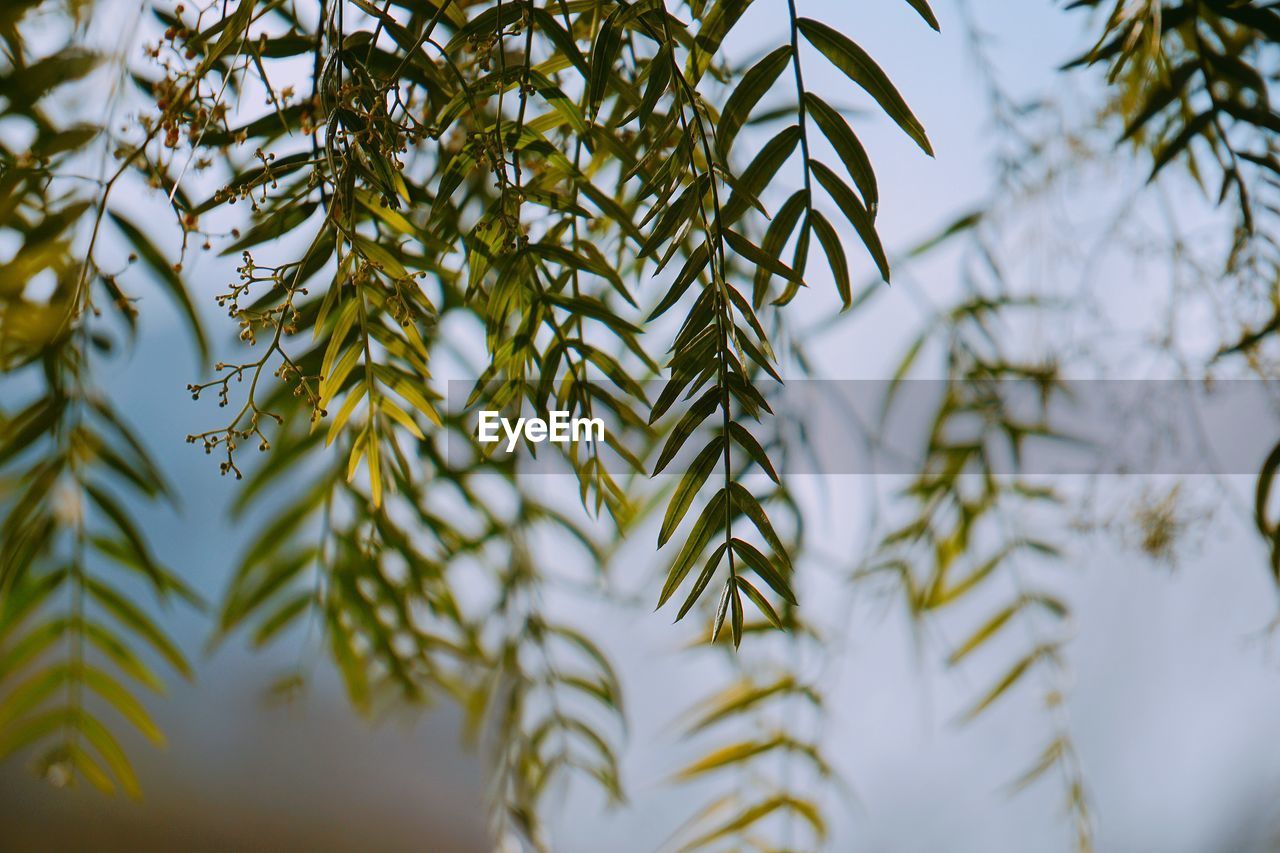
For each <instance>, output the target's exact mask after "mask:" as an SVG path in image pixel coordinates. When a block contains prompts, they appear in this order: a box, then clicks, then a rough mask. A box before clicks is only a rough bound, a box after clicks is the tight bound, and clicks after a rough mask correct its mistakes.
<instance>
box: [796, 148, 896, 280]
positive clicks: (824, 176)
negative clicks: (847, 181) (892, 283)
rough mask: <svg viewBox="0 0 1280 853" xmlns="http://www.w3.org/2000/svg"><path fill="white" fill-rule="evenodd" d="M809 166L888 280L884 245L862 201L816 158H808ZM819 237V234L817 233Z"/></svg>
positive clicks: (883, 276)
mask: <svg viewBox="0 0 1280 853" xmlns="http://www.w3.org/2000/svg"><path fill="white" fill-rule="evenodd" d="M809 168H810V169H812V170H813V175H814V177H815V178H817V179H818V183H820V184H822V188H823V189H825V190H826V191H827V193H828V194H829V195H830V196H831V199H832V201H834V202H835V203H836V206H837V207H839V208H840V210H841V212H842V213H844V215H845V217H846V218H847V219H848V220H849V222H850V224H852V225H853V228H854V230H855V231H857V232H858V237H859V238H861V240H862V245H864V246H866V247H867V251H868V252H870V253H871V258H872V260H874V261H875V262H876V268H877V269H879V270H880V277H881V278H882V279H884V280H885V281H886V282H888V281H889V259H888V257H886V256H885V253H884V246H883V245H881V243H880V235H879V234H877V233H876V226H875V223H874V222H872V221H871V217H870V216H869V215H868V214H867V211H866V209H865V208H864V207H863V206H862V202H860V201H858V197H857V196H855V195H854V194H853V191H852V190H851V189H849V188H848V187H847V186H845V185H844V182H843V181H841V180H840V178H838V177H837V176H836V173H835V172H833V171H831V170H830V169H828V168H827V167H826V166H824V165H823V164H821V163H819V162H818V161H817V160H810V161H809ZM819 239H821V235H819Z"/></svg>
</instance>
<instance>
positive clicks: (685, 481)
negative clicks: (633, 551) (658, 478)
mask: <svg viewBox="0 0 1280 853" xmlns="http://www.w3.org/2000/svg"><path fill="white" fill-rule="evenodd" d="M723 449H724V439H723V438H722V437H720V436H716V437H715V438H713V439H712V440H711V441H710V442H709V443H708V444H707V446H706V447H704V448H702V450H701V451H700V452H699V453H698V455H697V457H696V458H695V459H694V460H693V463H692V464H691V465H690V466H689V470H687V471H685V472H684V476H682V477H681V478H680V485H678V486H677V487H676V490H675V492H674V493H673V494H672V496H671V502H670V503H669V504H667V513H666V515H665V516H664V517H663V519H662V529H661V530H659V531H658V547H659V548H661V547H662V546H663V545H665V544H666V543H667V540H668V539H670V538H671V535H672V534H673V533H675V532H676V528H677V527H678V526H679V525H680V521H681V520H682V519H683V518H684V516H685V513H686V512H688V510H689V506H690V505H691V504H692V503H693V499H694V497H696V496H697V494H698V490H699V489H701V488H702V485H703V483H705V482H706V481H707V477H709V476H710V475H711V472H712V470H714V469H715V466H716V463H717V462H718V461H719V460H720V453H721V451H722V450H723Z"/></svg>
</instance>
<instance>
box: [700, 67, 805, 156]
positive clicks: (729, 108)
mask: <svg viewBox="0 0 1280 853" xmlns="http://www.w3.org/2000/svg"><path fill="white" fill-rule="evenodd" d="M790 61H791V45H789V44H788V45H783V46H782V47H780V48H778V49H777V50H775V51H773V52H772V53H770V54H768V55H767V56H765V57H764V59H761V60H760V61H759V62H757V63H756V64H755V65H753V66H752V67H751V68H750V69H749V70H748V71H747V73H745V74H743V75H742V78H741V79H740V80H738V81H737V85H736V86H734V88H733V92H732V93H731V94H730V95H729V99H728V100H727V101H725V104H724V109H722V110H721V111H720V123H719V125H717V127H716V149H717V152H718V153H719V155H720V158H721V159H722V160H725V161H727V160H728V159H729V151H730V149H731V148H732V147H733V141H734V139H736V138H737V136H738V131H740V130H741V129H742V126H743V125H744V124H746V123H747V119H748V118H750V116H751V111H752V110H753V109H755V106H756V104H758V103H759V102H760V99H761V98H762V97H764V95H765V93H767V92H768V91H769V89H770V87H772V86H773V84H774V83H775V82H776V81H777V79H778V75H780V74H781V73H782V71H783V69H784V68H786V67H787V63H789V62H790Z"/></svg>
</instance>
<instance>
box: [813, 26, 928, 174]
mask: <svg viewBox="0 0 1280 853" xmlns="http://www.w3.org/2000/svg"><path fill="white" fill-rule="evenodd" d="M797 23H798V25H799V27H800V32H801V33H803V34H804V37H805V39H807V40H808V42H809V43H810V44H811V45H813V46H814V47H816V48H817V49H818V50H819V51H821V52H822V54H823V55H824V56H826V57H827V59H829V60H831V63H832V64H833V65H835V66H836V67H837V68H839V69H840V70H841V71H843V72H844V73H845V75H846V76H848V78H849V79H850V80H852V81H853V82H855V83H857V84H858V85H859V86H861V87H862V88H863V89H865V90H866V91H867V93H868V94H869V95H871V97H873V98H875V99H876V103H878V104H880V107H881V108H882V109H883V110H884V111H885V112H886V113H887V114H888V116H889V118H891V119H893V120H894V122H895V123H896V124H897V125H898V127H900V128H902V129H903V131H904V132H906V134H907V136H910V137H911V138H912V139H913V140H915V143H916V144H917V145H919V146H920V148H921V150H923V151H924V153H926V154H928V155H929V156H930V157H932V156H933V146H931V145H930V144H929V137H928V136H926V135H925V132H924V126H923V125H921V124H920V122H919V120H918V119H916V117H915V116H914V115H913V114H912V113H911V108H910V107H908V106H907V102H906V101H904V100H903V99H902V95H900V94H898V90H897V89H896V88H894V85H893V83H891V82H890V81H889V78H888V77H887V76H885V73H884V71H882V70H880V66H879V65H876V63H875V61H874V60H873V59H872V58H871V57H870V56H868V55H867V52H866V51H864V50H863V49H862V48H860V47H858V46H857V45H856V44H854V43H853V42H852V41H850V40H849V38H848V37H847V36H845V35H843V34H842V33H839V32H837V31H836V30H833V29H832V28H831V27H829V26H827V25H826V24H823V23H821V22H819V21H815V20H813V19H811V18H801V19H800V20H799V21H798V22H797Z"/></svg>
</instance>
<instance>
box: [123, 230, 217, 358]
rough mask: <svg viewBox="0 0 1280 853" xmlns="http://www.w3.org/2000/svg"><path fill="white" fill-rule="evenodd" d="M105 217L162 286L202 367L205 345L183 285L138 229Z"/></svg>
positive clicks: (201, 328) (207, 342)
mask: <svg viewBox="0 0 1280 853" xmlns="http://www.w3.org/2000/svg"><path fill="white" fill-rule="evenodd" d="M107 215H108V216H110V217H111V221H112V222H114V223H115V225H116V227H117V228H119V229H120V230H121V231H122V232H124V236H125V238H126V239H127V240H128V241H129V243H130V244H131V245H132V246H133V248H134V249H135V250H136V251H137V253H138V257H139V258H141V259H142V261H143V263H145V264H146V265H147V267H148V268H149V269H150V270H151V271H152V272H153V273H155V276H156V279H157V280H158V281H159V282H160V284H161V285H163V287H164V291H165V293H166V294H168V296H169V298H170V299H171V300H173V303H174V304H175V305H177V306H178V310H179V311H180V312H181V313H182V317H183V319H184V320H185V321H186V324H187V328H188V329H190V330H191V335H192V338H193V339H194V340H195V344H196V356H197V358H199V360H200V363H201V364H203V363H204V362H206V361H208V360H209V341H208V340H207V339H206V338H205V334H204V326H203V325H202V324H201V323H200V315H199V314H198V313H197V312H196V307H195V305H194V304H193V303H192V301H191V294H190V293H188V292H187V288H186V285H184V284H183V283H182V277H181V276H179V275H178V273H177V272H175V271H174V268H173V265H172V264H170V263H169V262H168V260H166V259H165V256H164V254H163V253H161V251H160V250H159V249H158V248H156V246H155V244H154V243H152V242H151V240H150V239H149V238H148V237H147V236H146V234H144V233H143V231H142V229H140V228H139V227H138V226H136V225H134V224H133V223H132V222H130V221H129V220H128V219H125V218H124V217H123V216H121V215H120V214H118V213H116V212H115V211H114V210H112V211H108V213H107Z"/></svg>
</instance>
